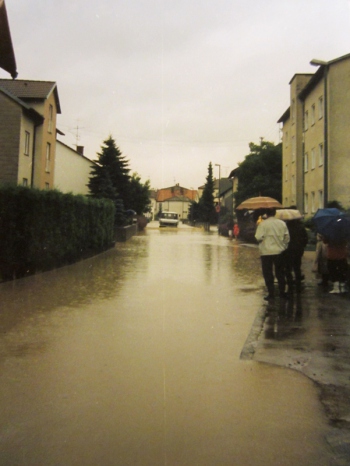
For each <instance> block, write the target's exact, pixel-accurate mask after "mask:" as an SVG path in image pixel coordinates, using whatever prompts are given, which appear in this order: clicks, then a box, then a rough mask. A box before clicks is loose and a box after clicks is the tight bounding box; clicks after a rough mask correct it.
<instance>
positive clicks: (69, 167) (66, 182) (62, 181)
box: [54, 141, 93, 195]
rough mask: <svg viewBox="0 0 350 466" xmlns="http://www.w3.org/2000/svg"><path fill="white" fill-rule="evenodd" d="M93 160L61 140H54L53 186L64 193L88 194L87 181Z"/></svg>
mask: <svg viewBox="0 0 350 466" xmlns="http://www.w3.org/2000/svg"><path fill="white" fill-rule="evenodd" d="M92 164H93V162H92V161H91V160H89V159H88V158H87V157H84V156H83V155H80V154H78V153H77V152H76V151H75V150H74V149H72V148H70V147H68V146H66V145H65V144H63V142H61V141H56V165H55V180H54V186H55V188H56V189H59V190H60V191H62V192H64V193H68V192H72V193H73V194H84V195H86V194H89V189H88V187H87V183H88V181H89V176H90V172H91V165H92Z"/></svg>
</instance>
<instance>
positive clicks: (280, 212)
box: [275, 209, 303, 221]
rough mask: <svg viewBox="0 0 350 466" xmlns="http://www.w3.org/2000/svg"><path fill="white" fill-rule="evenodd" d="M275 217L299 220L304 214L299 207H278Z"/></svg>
mask: <svg viewBox="0 0 350 466" xmlns="http://www.w3.org/2000/svg"><path fill="white" fill-rule="evenodd" d="M275 217H276V218H279V219H280V220H285V221H287V220H299V219H301V218H303V216H302V215H301V213H300V212H299V210H297V209H277V210H276V215H275Z"/></svg>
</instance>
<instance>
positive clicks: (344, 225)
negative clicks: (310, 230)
mask: <svg viewBox="0 0 350 466" xmlns="http://www.w3.org/2000/svg"><path fill="white" fill-rule="evenodd" d="M313 222H314V224H315V225H316V230H317V233H319V234H321V235H322V236H323V237H324V240H323V241H324V243H326V244H327V245H328V248H327V267H328V273H329V278H330V280H331V281H332V282H333V289H332V290H331V291H330V293H332V294H335V293H345V292H347V291H348V290H347V288H346V279H347V271H348V262H347V257H348V251H347V242H348V240H349V239H350V221H349V219H348V218H347V217H346V216H345V215H344V213H343V212H341V211H340V210H339V209H336V208H334V207H332V208H329V207H328V208H325V209H318V211H317V212H316V214H315V215H314V217H313Z"/></svg>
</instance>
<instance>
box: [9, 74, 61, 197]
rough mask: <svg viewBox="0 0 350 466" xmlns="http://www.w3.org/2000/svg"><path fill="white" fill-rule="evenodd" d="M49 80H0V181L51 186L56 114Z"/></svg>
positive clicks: (54, 91) (58, 109)
mask: <svg viewBox="0 0 350 466" xmlns="http://www.w3.org/2000/svg"><path fill="white" fill-rule="evenodd" d="M59 113H61V107H60V102H59V97H58V91H57V85H56V83H55V82H52V81H29V80H12V79H0V182H1V183H14V184H21V185H24V186H30V187H36V188H40V189H52V188H53V187H54V172H55V151H56V116H57V114H59Z"/></svg>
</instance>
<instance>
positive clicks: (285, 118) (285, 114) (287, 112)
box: [277, 107, 290, 123]
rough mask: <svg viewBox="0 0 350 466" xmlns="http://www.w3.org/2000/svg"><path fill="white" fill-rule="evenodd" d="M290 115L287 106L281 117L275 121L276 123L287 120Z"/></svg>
mask: <svg viewBox="0 0 350 466" xmlns="http://www.w3.org/2000/svg"><path fill="white" fill-rule="evenodd" d="M289 117H290V107H288V108H287V110H286V111H285V112H284V113H283V115H282V116H281V118H280V119H279V120H278V121H277V123H284V122H285V121H287V120H288V119H289Z"/></svg>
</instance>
